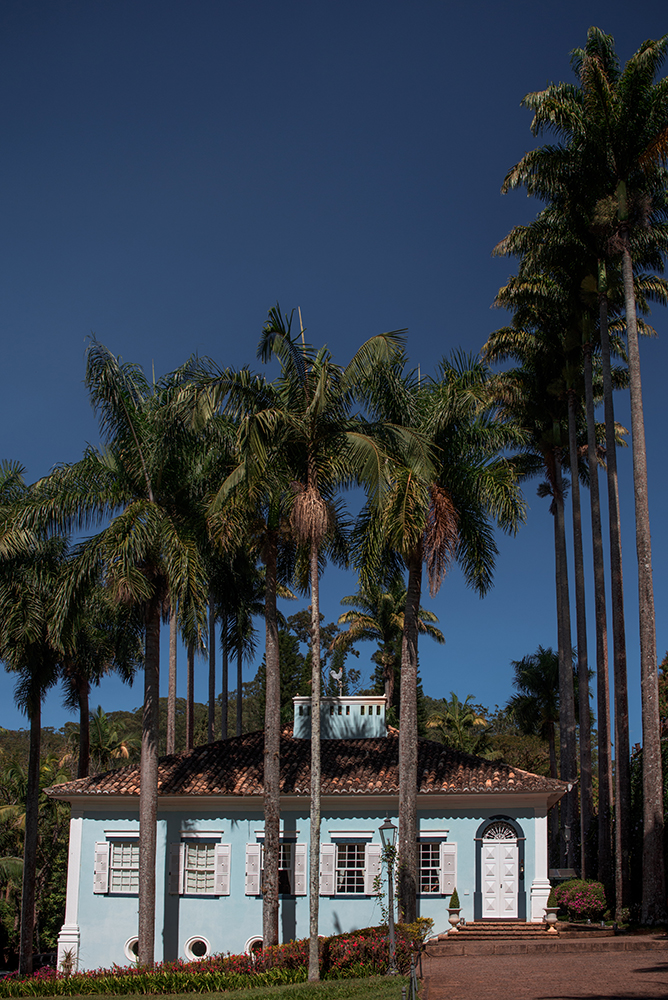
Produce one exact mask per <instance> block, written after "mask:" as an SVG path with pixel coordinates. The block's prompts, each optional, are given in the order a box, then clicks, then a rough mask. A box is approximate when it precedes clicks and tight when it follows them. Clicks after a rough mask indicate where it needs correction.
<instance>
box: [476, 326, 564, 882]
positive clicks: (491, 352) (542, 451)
mask: <svg viewBox="0 0 668 1000" xmlns="http://www.w3.org/2000/svg"><path fill="white" fill-rule="evenodd" d="M542 332H543V331H542V328H541V327H540V326H538V327H534V329H523V330H522V336H521V337H517V338H515V342H514V347H513V350H512V356H513V357H514V358H515V359H516V360H517V359H521V364H520V365H519V366H518V367H516V368H514V369H510V370H508V371H505V372H503V373H502V374H501V375H500V376H499V377H498V380H497V383H496V386H497V392H498V399H499V402H500V404H501V405H502V407H503V409H504V410H505V413H506V415H507V417H508V418H512V419H514V421H515V422H516V423H517V425H518V426H520V427H522V428H523V430H524V434H525V438H524V441H525V443H524V444H523V446H522V453H521V455H520V456H518V467H519V468H520V469H521V472H522V475H523V476H524V477H525V478H527V477H529V476H534V475H536V474H538V473H542V474H543V475H544V476H545V481H544V482H543V483H541V485H540V486H539V489H538V493H539V496H549V497H550V498H551V501H552V502H551V505H550V513H551V514H552V515H553V519H554V544H555V571H556V572H555V577H556V596H557V635H558V650H559V663H560V675H559V676H560V686H559V694H560V697H559V705H560V726H559V736H560V744H561V777H562V778H563V779H564V780H565V781H569V782H572V783H573V785H575V779H576V777H577V766H576V725H575V701H574V694H573V662H572V642H571V626H570V601H569V592H568V574H567V556H566V535H565V522H564V492H565V487H564V483H563V477H562V464H565V463H566V461H567V459H566V454H565V448H564V442H565V438H566V433H565V431H564V425H565V424H566V412H565V411H566V407H565V405H564V400H563V397H560V395H559V393H558V392H555V391H554V388H553V387H554V376H555V368H556V369H557V370H558V368H557V366H558V358H559V350H558V348H557V350H556V352H555V350H554V344H553V342H551V341H550V340H548V339H546V338H545V337H544V336H543V335H542ZM511 336H512V334H511ZM483 351H484V353H485V356H486V357H489V358H494V359H499V358H500V357H503V356H504V355H505V354H507V353H510V352H509V351H508V347H507V343H506V338H505V333H504V331H503V330H501V331H497V332H496V333H495V334H492V335H491V337H490V338H489V340H488V342H487V344H486V345H485V347H484V348H483ZM555 353H556V363H555ZM576 796H577V793H576V792H575V790H573V791H572V792H570V793H569V794H568V795H567V796H566V797H565V799H566V801H565V822H564V823H563V826H564V850H565V851H566V852H567V853H568V857H567V859H566V860H567V864H568V866H569V867H573V858H572V853H571V849H572V840H571V839H570V838H569V836H568V834H567V833H566V830H567V829H568V830H572V829H573V828H574V824H575V820H576V816H577V801H576ZM562 816H564V813H563V812H562Z"/></svg>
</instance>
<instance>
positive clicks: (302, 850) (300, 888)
mask: <svg viewBox="0 0 668 1000" xmlns="http://www.w3.org/2000/svg"><path fill="white" fill-rule="evenodd" d="M306 858H307V853H306V844H295V869H294V876H293V883H292V891H293V892H294V894H295V896H305V895H306Z"/></svg>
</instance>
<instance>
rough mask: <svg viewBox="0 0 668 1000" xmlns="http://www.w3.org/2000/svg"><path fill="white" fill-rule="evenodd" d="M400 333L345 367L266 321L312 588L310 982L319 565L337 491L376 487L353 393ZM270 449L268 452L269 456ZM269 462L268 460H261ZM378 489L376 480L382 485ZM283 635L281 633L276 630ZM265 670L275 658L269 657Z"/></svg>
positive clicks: (282, 439) (315, 870)
mask: <svg viewBox="0 0 668 1000" xmlns="http://www.w3.org/2000/svg"><path fill="white" fill-rule="evenodd" d="M398 338H399V335H398V334H397V333H396V332H395V333H391V334H383V335H381V336H378V337H373V338H371V339H370V340H368V341H367V342H366V343H365V344H363V345H362V347H361V348H360V349H359V350H358V352H357V353H356V354H355V356H354V358H353V359H352V361H351V362H350V363H349V364H348V365H347V367H346V368H345V369H340V368H338V367H337V366H336V365H335V364H334V363H333V361H332V358H331V355H330V353H329V352H328V351H327V349H326V348H322V349H321V350H319V351H317V352H316V351H314V350H313V349H312V348H311V347H310V346H307V345H306V343H305V341H304V339H303V331H302V339H301V342H300V341H299V339H298V338H297V337H294V338H293V336H292V334H291V317H283V316H282V315H281V312H280V309H279V308H278V306H277V307H276V308H274V309H271V310H270V312H269V318H268V321H267V323H266V324H265V326H264V329H263V333H262V339H261V341H260V346H259V348H258V356H259V357H260V358H261V359H262V360H263V361H268V360H269V359H270V358H271V357H272V356H274V357H275V358H277V360H278V361H279V363H280V366H281V372H280V375H279V377H278V379H277V380H276V381H275V382H274V383H273V391H274V393H275V396H274V400H273V401H272V402H271V403H270V405H269V406H267V407H266V408H265V409H264V410H262V411H260V412H259V413H257V414H256V417H255V427H256V429H257V431H258V439H259V432H262V431H263V432H264V436H265V440H266V438H267V437H269V436H270V437H271V439H272V441H273V443H274V447H277V448H280V449H281V451H282V452H283V454H284V456H285V464H286V466H287V468H289V469H290V470H291V472H292V475H293V485H292V492H293V497H292V505H291V515H290V521H291V526H292V531H293V533H294V536H295V538H296V539H297V541H298V542H299V543H301V544H303V545H304V546H305V547H306V549H307V551H308V567H309V571H308V576H309V584H310V593H311V657H312V673H311V820H310V871H309V896H310V898H309V904H310V921H309V930H310V946H309V972H308V977H309V980H310V981H314V980H317V979H319V977H320V971H319V958H318V910H319V876H320V689H321V670H320V600H319V570H320V567H319V562H320V556H321V553H322V551H323V543H324V542H325V540H326V539H327V537H328V536H331V535H332V532H333V530H334V527H335V520H336V508H335V504H334V501H335V494H336V490H337V489H338V488H339V487H340V486H341V485H348V484H350V483H352V482H354V481H358V482H360V481H367V482H374V483H375V484H377V483H378V482H379V480H380V478H381V474H382V456H381V452H380V449H379V447H378V445H377V444H376V443H375V441H374V440H373V438H372V437H371V436H370V435H369V433H364V431H363V429H362V428H361V427H360V424H359V422H354V421H352V420H351V419H350V416H349V411H350V405H351V402H352V398H353V396H352V394H353V390H354V388H355V386H356V384H357V383H358V382H359V380H360V378H361V376H362V374H363V372H364V370H365V369H367V368H368V367H369V366H370V365H373V364H375V363H376V362H377V361H378V360H380V359H387V358H388V357H390V356H391V355H392V354H393V353H394V352H395V351H396V350H397V348H398V345H399V339H398ZM266 454H267V452H265V456H266ZM263 464H264V463H263ZM376 488H377V485H376ZM276 638H277V635H276ZM267 672H269V661H268V660H267Z"/></svg>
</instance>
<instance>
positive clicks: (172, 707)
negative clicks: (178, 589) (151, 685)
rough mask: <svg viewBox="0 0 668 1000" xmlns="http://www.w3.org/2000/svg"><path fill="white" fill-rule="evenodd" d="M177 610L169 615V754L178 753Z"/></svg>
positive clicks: (173, 610)
mask: <svg viewBox="0 0 668 1000" xmlns="http://www.w3.org/2000/svg"><path fill="white" fill-rule="evenodd" d="M177 640H178V631H177V621H176V608H175V607H174V606H173V605H172V609H171V611H170V613H169V686H168V688H167V753H176V643H177Z"/></svg>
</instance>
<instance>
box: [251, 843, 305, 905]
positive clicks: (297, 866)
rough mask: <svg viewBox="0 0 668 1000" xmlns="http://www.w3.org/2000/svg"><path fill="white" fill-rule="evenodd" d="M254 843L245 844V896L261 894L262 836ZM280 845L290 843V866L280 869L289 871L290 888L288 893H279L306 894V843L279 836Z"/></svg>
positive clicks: (262, 866)
mask: <svg viewBox="0 0 668 1000" xmlns="http://www.w3.org/2000/svg"><path fill="white" fill-rule="evenodd" d="M258 840H259V842H258V843H256V844H246V877H245V892H246V895H247V896H261V895H262V873H263V871H264V838H263V837H262V838H258ZM280 843H281V846H285V845H288V844H289V845H290V847H291V848H292V849H291V852H290V868H289V869H282V871H289V872H290V875H289V878H290V889H291V891H290V892H289V893H281V895H282V896H286V895H288V896H306V894H307V893H306V879H307V871H306V866H307V858H308V852H307V848H306V844H300V843H299V842H297V841H296V840H295V839H294V837H290V836H286V837H281V838H280Z"/></svg>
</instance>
